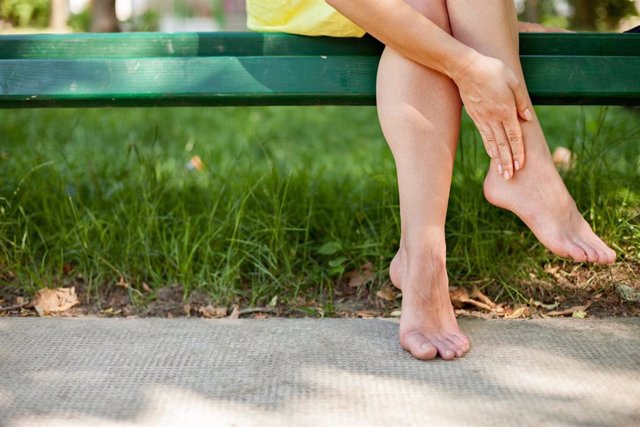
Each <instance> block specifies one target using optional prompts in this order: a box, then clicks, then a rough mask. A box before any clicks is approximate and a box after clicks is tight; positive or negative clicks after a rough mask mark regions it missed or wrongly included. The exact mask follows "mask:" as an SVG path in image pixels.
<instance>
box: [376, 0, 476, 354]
mask: <svg viewBox="0 0 640 427" xmlns="http://www.w3.org/2000/svg"><path fill="white" fill-rule="evenodd" d="M408 3H410V4H411V5H412V6H413V7H414V8H415V9H417V10H419V11H420V12H421V13H423V14H424V15H426V16H427V17H428V18H429V19H431V20H432V21H433V22H435V23H436V24H437V25H439V26H440V27H441V28H443V29H445V31H449V32H450V28H449V18H448V15H447V8H446V3H445V0H409V1H408ZM377 99H378V114H379V117H380V123H381V126H382V130H383V132H384V135H385V138H386V140H387V143H388V144H389V147H390V148H391V151H392V153H393V156H394V159H395V163H396V169H397V175H398V187H399V193H400V217H401V227H402V236H401V239H400V248H399V250H398V253H397V254H396V256H395V257H394V259H393V261H392V262H391V266H390V275H391V280H392V282H393V283H394V284H395V285H396V286H397V287H399V288H401V289H402V315H401V317H400V343H401V345H402V347H403V348H404V349H405V350H407V351H409V352H411V354H412V355H413V356H414V357H416V358H419V359H433V358H434V357H435V356H436V354H440V356H441V357H442V358H444V359H452V358H454V357H456V356H458V357H460V356H462V355H463V354H464V353H465V352H466V351H467V350H468V349H469V341H468V340H467V338H466V337H465V336H464V335H463V334H462V333H461V332H460V329H459V328H458V324H457V321H456V318H455V315H454V312H453V308H452V306H451V301H450V298H449V289H448V279H447V271H446V267H445V260H446V249H445V240H444V223H445V217H446V211H447V204H448V199H449V188H450V185H451V174H452V170H453V161H454V157H455V151H456V144H457V142H458V132H459V128H460V113H461V101H460V96H459V93H458V89H457V87H456V86H455V84H454V83H453V82H452V81H451V80H450V79H448V78H447V77H445V76H444V75H442V74H440V73H438V72H436V71H433V70H431V69H428V68H425V67H423V66H421V65H419V64H417V63H415V62H413V61H411V60H408V59H406V58H405V57H403V56H401V55H400V54H398V53H397V52H395V51H393V50H392V49H390V48H386V49H385V51H384V53H383V54H382V58H381V60H380V66H379V68H378V87H377Z"/></svg>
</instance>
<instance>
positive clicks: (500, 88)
mask: <svg viewBox="0 0 640 427" xmlns="http://www.w3.org/2000/svg"><path fill="white" fill-rule="evenodd" d="M452 77H453V80H454V81H455V83H456V85H458V89H459V90H460V97H461V98H462V102H463V103H464V106H465V108H466V109H467V113H468V114H469V116H470V117H471V119H472V120H473V122H474V123H475V125H476V127H477V128H478V130H479V131H480V135H481V136H482V141H483V143H484V148H485V149H486V150H487V153H488V154H489V156H490V157H491V158H494V159H496V160H497V161H498V173H500V174H501V175H502V176H503V177H504V179H505V180H508V179H510V178H511V177H512V176H513V174H514V172H515V171H517V170H520V169H521V168H523V167H524V162H525V158H524V142H523V139H522V130H521V128H520V122H519V121H518V116H520V118H522V119H523V120H531V119H533V112H532V111H533V108H532V107H531V104H530V101H529V96H528V94H527V91H526V88H525V86H524V84H522V83H521V82H520V81H519V80H518V78H517V77H516V75H515V73H514V72H513V71H512V70H511V69H510V68H509V67H507V66H506V65H505V64H504V63H503V62H502V61H500V60H498V59H495V58H491V57H489V56H484V55H480V54H476V55H474V56H473V57H472V59H471V60H469V61H468V62H467V63H466V66H464V67H463V68H461V69H460V70H458V71H457V72H456V73H455V75H453V76H452Z"/></svg>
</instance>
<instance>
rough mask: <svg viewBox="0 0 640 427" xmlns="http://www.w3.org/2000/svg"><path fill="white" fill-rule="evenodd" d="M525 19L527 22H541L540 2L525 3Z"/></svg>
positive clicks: (529, 0) (528, 0) (530, 1)
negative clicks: (539, 14) (539, 13)
mask: <svg viewBox="0 0 640 427" xmlns="http://www.w3.org/2000/svg"><path fill="white" fill-rule="evenodd" d="M524 19H525V20H526V21H527V22H539V20H540V17H539V16H538V0H527V1H525V3H524Z"/></svg>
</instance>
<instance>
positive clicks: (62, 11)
mask: <svg viewBox="0 0 640 427" xmlns="http://www.w3.org/2000/svg"><path fill="white" fill-rule="evenodd" d="M68 19H69V7H68V5H67V0H51V15H50V16H49V27H50V28H51V29H52V30H53V31H56V32H62V31H65V30H66V29H67V20H68Z"/></svg>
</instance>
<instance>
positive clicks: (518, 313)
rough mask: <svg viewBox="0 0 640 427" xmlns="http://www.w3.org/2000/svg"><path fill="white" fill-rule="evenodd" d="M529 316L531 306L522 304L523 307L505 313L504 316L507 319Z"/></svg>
mask: <svg viewBox="0 0 640 427" xmlns="http://www.w3.org/2000/svg"><path fill="white" fill-rule="evenodd" d="M529 316H531V312H530V310H529V307H527V306H522V307H520V308H518V309H516V310H514V311H513V312H512V313H509V314H505V315H504V318H505V319H519V318H521V317H529Z"/></svg>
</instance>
